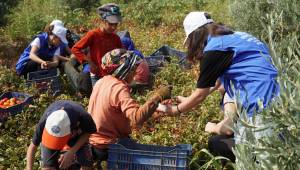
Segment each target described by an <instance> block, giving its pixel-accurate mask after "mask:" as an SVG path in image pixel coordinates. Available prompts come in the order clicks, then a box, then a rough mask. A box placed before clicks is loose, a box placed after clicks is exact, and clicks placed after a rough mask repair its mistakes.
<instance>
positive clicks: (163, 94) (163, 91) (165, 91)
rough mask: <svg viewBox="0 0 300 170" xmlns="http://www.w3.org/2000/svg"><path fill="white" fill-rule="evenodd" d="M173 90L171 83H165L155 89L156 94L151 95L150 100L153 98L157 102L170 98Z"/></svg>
mask: <svg viewBox="0 0 300 170" xmlns="http://www.w3.org/2000/svg"><path fill="white" fill-rule="evenodd" d="M171 91H172V86H171V85H163V86H161V87H159V88H158V89H157V90H155V91H154V94H153V95H152V96H151V97H150V99H149V100H152V101H155V102H162V101H164V100H166V99H170V98H171Z"/></svg>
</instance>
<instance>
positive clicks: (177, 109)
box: [176, 105, 182, 114]
mask: <svg viewBox="0 0 300 170" xmlns="http://www.w3.org/2000/svg"><path fill="white" fill-rule="evenodd" d="M176 108H177V112H178V113H179V114H181V113H182V112H181V111H180V110H179V108H178V105H177V106H176Z"/></svg>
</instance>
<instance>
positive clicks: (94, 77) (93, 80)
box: [91, 75, 102, 87]
mask: <svg viewBox="0 0 300 170" xmlns="http://www.w3.org/2000/svg"><path fill="white" fill-rule="evenodd" d="M101 78H102V77H100V76H97V75H91V81H92V86H93V87H94V86H95V84H96V83H97V81H98V80H100V79H101Z"/></svg>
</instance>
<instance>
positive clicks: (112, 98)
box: [88, 75, 144, 149]
mask: <svg viewBox="0 0 300 170" xmlns="http://www.w3.org/2000/svg"><path fill="white" fill-rule="evenodd" d="M129 90H130V89H129V87H128V85H127V84H126V83H125V82H124V81H122V80H119V79H117V78H115V77H113V76H111V75H108V76H104V77H103V78H102V79H100V80H99V81H98V82H97V83H96V84H95V86H94V88H93V92H92V94H91V96H90V101H89V106H88V112H89V113H90V114H91V116H92V118H93V120H94V122H95V124H96V129H97V132H96V133H94V134H92V135H91V137H90V143H91V144H92V145H93V146H95V147H97V148H102V149H103V148H106V147H107V145H108V144H111V143H115V142H116V140H117V138H120V137H128V136H129V134H130V133H131V126H130V124H131V121H132V120H131V119H132V118H133V117H134V116H135V114H136V113H137V111H138V109H139V107H140V105H139V104H138V103H137V102H136V101H135V100H134V99H132V98H131V96H130V91H129ZM139 119H144V118H143V117H139Z"/></svg>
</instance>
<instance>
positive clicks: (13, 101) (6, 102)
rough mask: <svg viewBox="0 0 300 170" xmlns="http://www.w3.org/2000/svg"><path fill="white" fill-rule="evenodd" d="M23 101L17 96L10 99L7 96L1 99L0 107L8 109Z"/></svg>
mask: <svg viewBox="0 0 300 170" xmlns="http://www.w3.org/2000/svg"><path fill="white" fill-rule="evenodd" d="M22 102H23V101H22V100H19V99H17V98H15V97H12V98H10V99H9V98H7V97H6V98H4V99H2V100H0V108H4V109H6V108H8V107H11V106H14V105H17V104H20V103H22Z"/></svg>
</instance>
